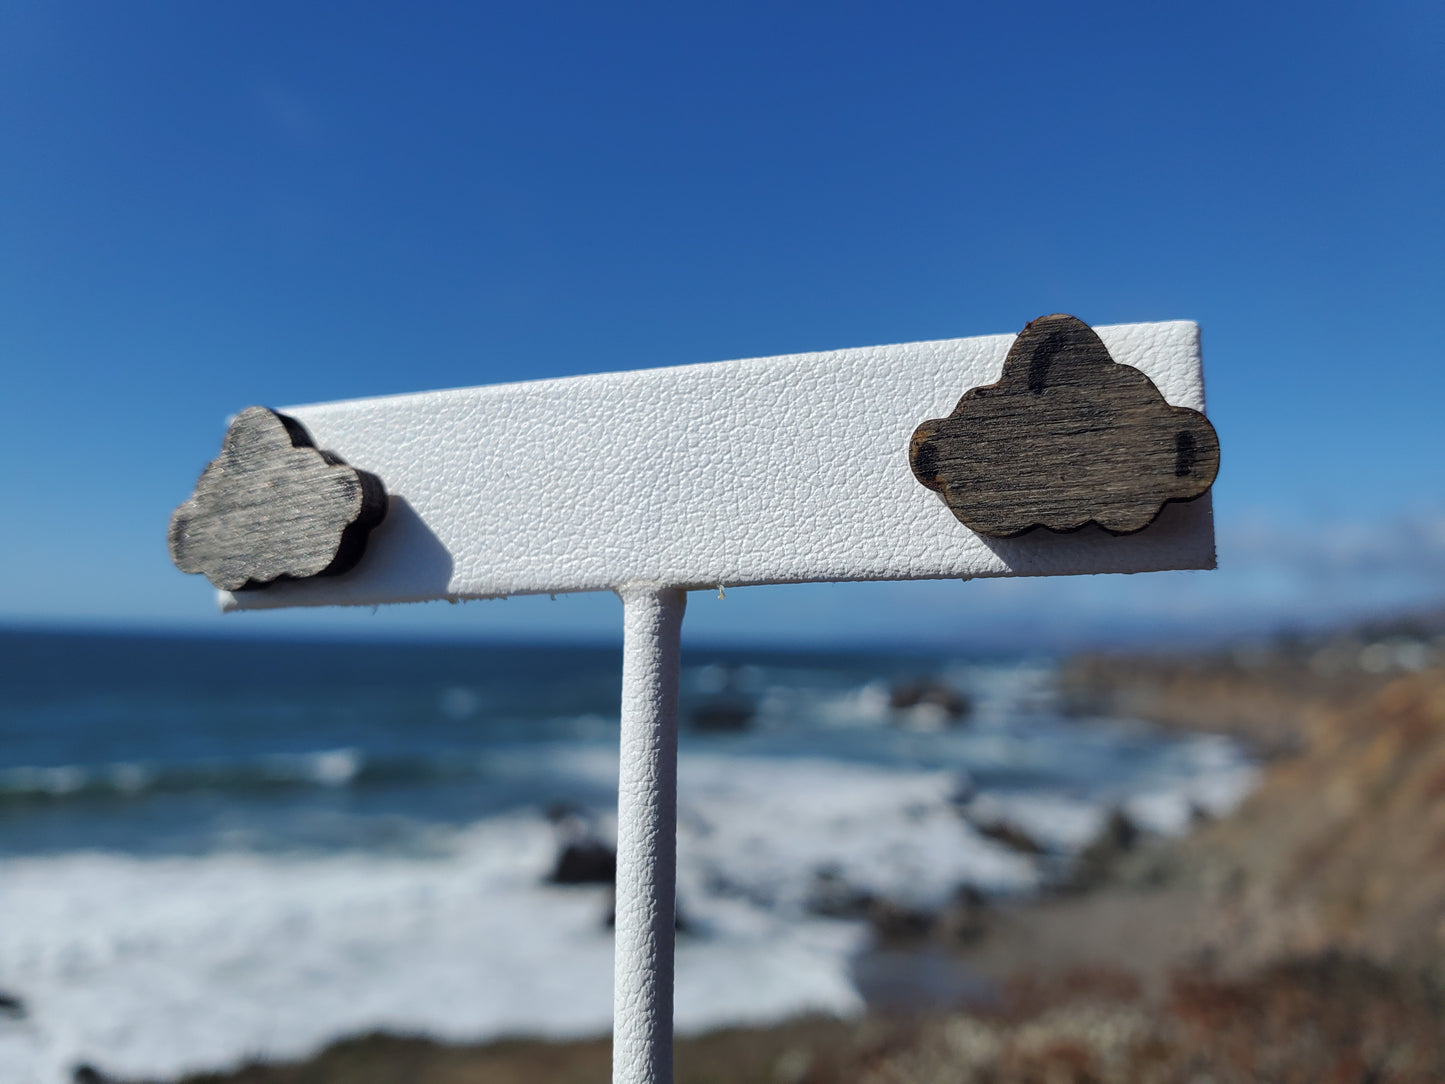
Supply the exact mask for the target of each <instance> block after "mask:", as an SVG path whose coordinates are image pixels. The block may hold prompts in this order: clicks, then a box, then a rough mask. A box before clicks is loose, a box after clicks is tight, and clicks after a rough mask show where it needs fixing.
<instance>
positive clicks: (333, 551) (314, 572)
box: [170, 407, 387, 591]
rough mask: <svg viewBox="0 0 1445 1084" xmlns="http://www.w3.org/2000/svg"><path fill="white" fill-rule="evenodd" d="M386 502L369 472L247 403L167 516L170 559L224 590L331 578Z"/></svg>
mask: <svg viewBox="0 0 1445 1084" xmlns="http://www.w3.org/2000/svg"><path fill="white" fill-rule="evenodd" d="M386 505H387V498H386V489H385V488H384V487H383V486H382V484H381V479H380V478H378V477H376V475H374V474H369V473H368V472H366V471H364V470H357V469H356V468H355V467H349V466H347V465H346V463H344V462H343V461H342V460H341V459H340V458H338V457H337V456H335V455H333V454H331V453H330V452H325V451H322V450H321V449H319V448H317V447H316V445H315V443H314V442H313V441H312V439H311V435H310V434H309V433H307V432H306V430H305V429H304V428H303V427H302V425H301V423H300V422H298V421H296V419H294V418H288V417H286V416H285V415H284V414H277V413H276V412H275V411H274V410H267V409H266V408H265V407H247V408H246V409H245V410H243V411H241V413H240V414H238V415H236V419H235V421H233V422H232V423H231V428H230V429H228V430H227V431H226V438H225V440H224V441H223V442H222V444H221V454H220V455H218V456H217V457H216V458H215V459H213V460H212V461H211V463H210V465H209V466H208V467H207V468H206V470H205V473H203V474H202V475H201V480H200V481H199V482H197V483H196V491H195V493H193V494H192V495H191V498H190V500H188V501H186V502H185V503H184V504H183V505H181V506H180V507H179V508H177V509H176V510H175V512H174V513H173V514H172V516H171V526H170V550H171V560H173V561H174V562H175V563H176V567H177V568H179V569H180V570H181V571H182V572H193V573H199V574H200V575H203V576H205V577H206V579H208V580H210V581H211V583H212V584H214V585H215V586H216V587H219V588H221V589H222V590H225V591H240V590H246V589H251V588H257V587H265V586H266V585H267V584H270V583H273V582H275V581H276V580H299V579H306V578H308V577H311V576H335V575H339V574H340V573H342V572H346V571H348V570H349V569H351V568H353V567H355V565H356V563H357V562H358V561H359V560H361V555H362V552H363V551H364V550H365V548H366V537H367V535H368V534H369V533H370V532H371V530H372V528H373V527H375V526H376V525H377V524H379V523H380V522H381V521H382V520H383V519H384V518H385V516H386Z"/></svg>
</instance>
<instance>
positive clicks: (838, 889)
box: [803, 867, 874, 918]
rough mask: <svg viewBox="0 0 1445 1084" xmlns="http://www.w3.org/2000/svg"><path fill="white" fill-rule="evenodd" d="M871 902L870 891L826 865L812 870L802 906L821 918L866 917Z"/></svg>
mask: <svg viewBox="0 0 1445 1084" xmlns="http://www.w3.org/2000/svg"><path fill="white" fill-rule="evenodd" d="M873 902H874V901H873V896H872V894H871V893H869V892H865V891H863V890H862V889H860V888H855V887H854V886H853V885H850V884H849V883H848V882H847V881H845V880H844V879H843V874H842V872H841V871H839V870H837V869H833V868H832V867H828V868H825V869H820V870H816V871H814V873H813V883H812V885H811V886H810V887H809V889H808V895H807V897H806V898H805V899H804V901H803V907H804V909H805V910H807V912H808V913H809V914H813V915H818V916H819V917H821V918H866V917H867V916H868V909H869V908H870V907H871V906H872V905H873Z"/></svg>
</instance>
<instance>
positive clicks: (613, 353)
mask: <svg viewBox="0 0 1445 1084" xmlns="http://www.w3.org/2000/svg"><path fill="white" fill-rule="evenodd" d="M1442 47H1445V16H1442V9H1441V8H1440V6H1439V5H1438V4H1431V3H1424V2H1420V3H1400V2H1385V3H1376V4H1368V5H1367V4H1358V5H1348V6H1347V5H1329V4H1311V5H1307V6H1306V5H1288V6H1284V5H1281V6H1273V7H1271V6H1267V5H1258V4H1238V5H1231V4H1215V5H1188V6H1182V5H1177V6H1176V5H1168V4H1139V5H1116V6H1113V7H1107V8H1106V7H1103V6H1101V5H1048V4H989V5H977V6H968V5H955V4H947V5H945V4H939V5H932V6H917V5H899V4H892V5H881V4H880V5H876V6H873V5H855V4H838V5H820V6H809V5H802V4H796V5H795V4H789V5H756V6H754V5H738V4H732V5H728V6H726V7H721V6H719V7H712V8H704V7H697V8H692V9H689V10H682V9H681V8H680V6H664V5H648V6H639V5H599V4H569V5H562V4H536V5H525V6H518V7H515V8H512V7H503V6H501V5H483V4H455V5H448V4H431V5H400V4H394V5H376V4H361V3H357V4H349V5H300V4H294V3H286V4H280V3H274V4H267V3H258V4H249V5H230V6H225V5H209V4H186V3H160V2H152V3H136V4H125V5H113V4H101V3H76V4H67V5H58V4H46V3H31V2H12V3H7V4H4V5H3V7H0V372H3V374H4V384H3V387H4V395H3V396H0V472H3V479H4V484H5V489H6V495H7V497H8V500H7V507H6V511H5V513H4V520H3V522H4V528H3V530H0V569H3V571H0V621H5V622H11V623H14V622H30V621H37V620H44V621H52V622H62V623H67V624H84V623H99V624H110V625H116V624H129V625H146V626H185V627H191V628H197V629H207V630H213V631H243V630H244V631H256V632H261V631H265V632H272V631H275V632H288V631H299V630H333V631H339V632H347V633H352V632H355V633H365V634H370V633H378V634H387V635H390V634H398V635H400V634H406V635H417V634H427V635H439V636H447V635H494V634H506V635H511V634H522V635H528V636H576V635H581V636H599V635H611V634H612V633H613V632H614V631H615V628H616V623H617V617H618V612H617V611H618V607H617V603H616V601H615V600H613V599H610V598H568V599H563V600H560V601H558V602H555V603H552V602H548V601H547V600H545V599H542V600H521V599H514V600H509V601H507V602H495V603H477V604H469V605H465V606H458V607H447V606H444V605H437V604H434V605H429V606H425V607H405V608H397V609H395V610H392V611H386V612H383V613H379V614H376V615H372V614H369V613H351V612H342V611H330V612H325V613H320V614H294V613H292V614H275V615H265V616H262V615H245V616H238V617H227V618H222V617H220V616H219V615H217V614H216V613H215V612H214V609H213V601H212V597H211V593H210V591H209V589H208V588H207V587H206V585H205V584H204V583H203V582H201V581H199V580H197V579H194V578H188V577H185V576H182V575H181V574H180V573H178V572H176V571H175V570H174V569H172V568H171V567H170V565H169V562H168V559H167V557H166V552H165V545H164V536H165V524H166V521H167V518H168V516H169V513H170V510H171V508H172V507H174V505H176V504H177V503H179V502H180V501H181V500H183V499H184V498H185V497H186V495H187V494H188V493H189V491H190V488H191V486H192V485H193V483H194V481H195V478H196V475H197V474H198V472H199V470H200V468H201V467H202V466H203V465H204V463H205V462H206V460H207V459H208V458H209V457H210V456H211V455H212V454H214V451H215V449H216V447H217V445H218V442H219V439H220V435H221V432H222V427H223V422H224V419H225V417H226V416H227V415H228V414H230V413H233V412H234V411H236V410H237V409H239V408H241V407H244V406H246V405H249V404H252V403H262V404H270V405H282V404H286V403H298V402H308V401H315V400H325V399H338V398H350V397H354V396H364V395H377V394H386V393H392V392H404V391H415V390H423V389H429V388H440V387H450V386H457V385H464V384H480V383H490V382H494V381H503V380H520V379H532V378H538V377H550V376H559V375H566V374H572V373H584V372H594V371H601V370H609V369H619V368H634V367H644V366H656V365H670V364H680V363H686V362H697V361H713V360H722V359H725V358H733V357H746V356H756V355H764V354H777V353H787V352H794V351H804V350H817V349H826V348H831V347H842V346H862V345H868V344H873V343H882V342H899V341H909V340H917V339H931V338H950V337H955V336H962V335H975V334H985V333H993V332H1013V331H1017V330H1018V329H1019V328H1020V327H1022V325H1023V324H1024V323H1025V322H1026V321H1028V320H1029V319H1031V318H1033V317H1034V316H1038V315H1040V314H1042V313H1046V312H1055V311H1062V312H1072V313H1075V314H1076V315H1079V316H1080V317H1082V318H1084V319H1085V320H1088V321H1089V322H1091V323H1096V324H1105V323H1117V322H1129V321H1138V320H1159V319H1172V318H1187V319H1194V320H1197V321H1199V323H1200V324H1201V325H1202V326H1203V328H1204V344H1205V361H1206V374H1207V378H1208V385H1209V387H1208V393H1209V400H1210V402H1209V408H1210V415H1211V418H1212V419H1213V420H1214V422H1215V425H1216V427H1217V428H1218V431H1219V433H1220V437H1221V442H1222V446H1223V450H1224V457H1223V468H1222V471H1221V475H1220V479H1219V482H1218V484H1217V486H1216V488H1215V500H1216V509H1217V514H1218V525H1219V544H1220V563H1221V569H1220V571H1218V572H1216V573H1207V574H1166V575H1158V576H1140V577H1097V578H1081V579H1075V580H1068V581H1064V580H1037V581H1027V582H1024V581H1016V582H1010V583H971V584H957V583H944V584H925V583H919V584H902V585H851V586H833V585H810V586H806V587H795V588H767V589H764V588H755V589H751V590H739V591H735V592H729V595H728V598H727V599H726V600H722V601H717V600H713V599H708V598H707V597H706V596H699V597H697V598H696V599H695V601H694V604H693V605H692V608H691V611H690V616H689V630H690V634H691V635H693V636H694V637H697V638H704V639H706V638H713V639H734V640H737V639H742V640H747V639H785V640H793V641H807V640H820V641H853V642H864V641H878V640H887V639H889V638H897V637H906V636H908V635H910V631H909V630H917V629H918V628H919V627H920V618H923V619H924V620H923V622H922V623H923V625H924V626H926V627H927V628H928V629H929V633H928V636H930V637H936V638H937V639H938V640H940V641H942V642H949V643H952V642H990V641H995V640H998V639H1000V638H1004V639H1007V638H1010V637H1012V638H1015V639H1018V640H1021V641H1026V640H1029V639H1031V638H1035V637H1037V638H1041V639H1045V640H1047V639H1051V638H1052V639H1054V640H1057V639H1072V640H1073V641H1089V640H1093V639H1098V638H1108V637H1112V636H1135V637H1137V636H1155V635H1160V634H1162V633H1166V632H1167V633H1169V634H1177V633H1206V634H1212V633H1215V632H1228V631H1231V630H1234V629H1240V628H1263V627H1276V626H1279V625H1287V624H1293V623H1300V622H1319V621H1327V620H1332V619H1335V618H1337V617H1340V616H1345V615H1350V614H1355V613H1365V612H1370V611H1372V610H1378V609H1383V608H1392V607H1398V606H1402V605H1426V604H1432V603H1440V602H1442V601H1445V486H1442V481H1441V470H1440V459H1441V456H1440V443H1441V431H1442V428H1441V425H1440V424H1439V421H1438V415H1439V411H1440V404H1441V402H1442V393H1445V377H1442V375H1441V374H1442V364H1441V362H1442V349H1441V345H1440V332H1439V328H1440V326H1441V325H1440V321H1441V316H1442V301H1445V270H1442V263H1445V261H1442V256H1445V243H1442V242H1445V210H1442V203H1445V201H1442V198H1441V193H1442V191H1445V168H1442V167H1445V138H1442V136H1445V120H1442V117H1445V110H1442V103H1445V94H1442V91H1445V76H1442V69H1445V65H1441V63H1440V56H1441V55H1442Z"/></svg>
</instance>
